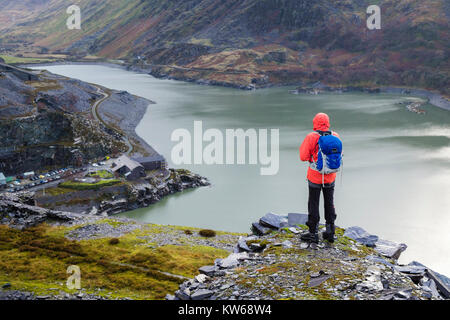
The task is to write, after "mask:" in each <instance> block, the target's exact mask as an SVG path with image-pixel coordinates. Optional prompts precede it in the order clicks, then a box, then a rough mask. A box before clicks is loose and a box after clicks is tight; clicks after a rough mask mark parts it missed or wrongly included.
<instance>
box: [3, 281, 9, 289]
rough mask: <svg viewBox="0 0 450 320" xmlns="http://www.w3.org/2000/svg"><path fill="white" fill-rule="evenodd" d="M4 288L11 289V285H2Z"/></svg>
mask: <svg viewBox="0 0 450 320" xmlns="http://www.w3.org/2000/svg"><path fill="white" fill-rule="evenodd" d="M2 288H3V289H8V288H11V283H9V282H8V283H5V284H4V285H2Z"/></svg>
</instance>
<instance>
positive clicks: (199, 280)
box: [195, 274, 208, 283]
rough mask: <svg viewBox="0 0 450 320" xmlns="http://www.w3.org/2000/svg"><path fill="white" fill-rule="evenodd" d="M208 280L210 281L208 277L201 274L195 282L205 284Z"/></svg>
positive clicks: (196, 277)
mask: <svg viewBox="0 0 450 320" xmlns="http://www.w3.org/2000/svg"><path fill="white" fill-rule="evenodd" d="M207 279H208V276H207V275H204V274H199V275H196V276H195V280H197V282H199V283H204V282H205V281H206V280H207Z"/></svg>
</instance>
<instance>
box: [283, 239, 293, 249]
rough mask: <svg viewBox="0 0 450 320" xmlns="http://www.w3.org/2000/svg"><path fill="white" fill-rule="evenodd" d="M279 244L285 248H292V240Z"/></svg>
mask: <svg viewBox="0 0 450 320" xmlns="http://www.w3.org/2000/svg"><path fill="white" fill-rule="evenodd" d="M281 245H282V246H283V248H286V249H289V248H292V246H293V244H292V242H290V241H289V240H286V241H283V242H282V243H281Z"/></svg>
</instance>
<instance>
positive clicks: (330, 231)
mask: <svg viewBox="0 0 450 320" xmlns="http://www.w3.org/2000/svg"><path fill="white" fill-rule="evenodd" d="M335 229H336V228H335V226H334V224H332V223H330V224H328V223H327V224H326V225H325V231H324V232H322V237H323V239H324V240H327V241H328V242H330V243H334V231H335Z"/></svg>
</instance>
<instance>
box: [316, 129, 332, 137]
mask: <svg viewBox="0 0 450 320" xmlns="http://www.w3.org/2000/svg"><path fill="white" fill-rule="evenodd" d="M315 132H317V133H318V134H319V135H320V136H321V137H324V136H331V135H332V134H333V132H332V131H320V130H316V131H315Z"/></svg>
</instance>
